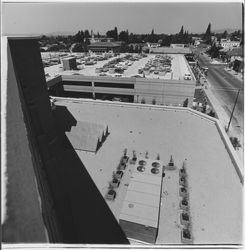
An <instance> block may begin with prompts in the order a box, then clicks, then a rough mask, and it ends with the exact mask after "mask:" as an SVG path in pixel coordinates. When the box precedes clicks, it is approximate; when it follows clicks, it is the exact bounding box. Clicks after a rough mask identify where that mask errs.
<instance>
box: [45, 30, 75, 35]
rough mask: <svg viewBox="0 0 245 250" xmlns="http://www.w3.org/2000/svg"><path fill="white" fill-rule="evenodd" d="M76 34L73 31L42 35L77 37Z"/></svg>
mask: <svg viewBox="0 0 245 250" xmlns="http://www.w3.org/2000/svg"><path fill="white" fill-rule="evenodd" d="M75 34H76V32H73V31H55V32H50V33H45V34H42V35H45V36H70V35H72V36H73V35H75Z"/></svg>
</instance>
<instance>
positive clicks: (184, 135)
mask: <svg viewBox="0 0 245 250" xmlns="http://www.w3.org/2000/svg"><path fill="white" fill-rule="evenodd" d="M55 104H56V105H57V106H59V105H60V106H65V107H67V109H68V110H69V112H70V113H71V114H72V116H74V118H75V119H76V120H77V121H89V122H93V123H100V124H104V125H107V126H108V131H109V136H108V137H107V138H106V140H105V142H104V144H103V145H102V147H101V148H100V149H99V150H98V151H97V153H92V152H85V151H81V150H76V152H77V154H78V155H79V157H80V159H81V161H82V162H83V163H84V165H85V167H86V169H87V170H88V172H89V174H90V175H91V177H92V179H93V181H94V182H95V184H96V186H97V188H98V189H99V191H100V193H101V195H103V196H105V194H106V192H107V191H108V186H109V182H110V181H111V180H112V174H113V171H116V168H117V166H118V164H119V162H120V159H121V157H122V156H123V151H124V149H125V148H126V149H127V152H128V153H127V154H128V156H129V157H130V158H132V151H133V150H135V151H136V154H137V157H138V158H144V157H145V153H146V151H148V153H149V158H151V159H156V157H157V155H158V154H159V155H160V160H161V162H163V164H164V165H167V164H168V162H169V159H170V156H171V155H172V156H173V160H174V164H175V166H176V169H175V170H172V171H170V170H167V169H166V170H165V174H166V175H165V177H164V178H163V181H162V190H161V192H162V195H161V207H160V220H159V232H158V237H157V241H156V243H157V244H180V243H181V229H182V228H183V226H182V225H181V224H180V214H181V211H182V210H181V209H180V208H179V203H180V201H181V197H180V196H179V169H180V168H181V167H182V163H183V161H184V160H186V170H187V175H188V178H187V180H188V192H189V203H190V216H191V225H192V234H193V243H194V244H241V243H242V214H243V213H242V210H243V206H242V204H243V200H242V189H243V186H242V184H241V182H240V179H239V176H238V174H237V172H236V170H235V166H234V164H233V162H232V159H231V157H230V154H229V153H228V150H227V149H226V146H225V143H224V141H223V139H222V137H221V135H220V132H219V131H218V129H217V126H216V124H215V119H209V118H208V117H207V116H205V115H198V114H196V113H195V112H192V111H190V110H189V109H184V108H167V107H160V106H153V105H141V104H125V103H111V102H107V101H104V102H103V101H89V100H84V99H80V100H76V101H75V100H74V99H65V98H57V99H56V102H55ZM130 166H131V165H130ZM130 166H129V168H128V169H126V171H125V174H124V177H123V179H122V185H121V188H119V191H118V195H117V197H116V199H115V200H114V201H107V204H108V205H109V207H110V208H111V210H112V212H113V214H114V216H115V217H116V219H117V220H118V219H119V215H120V213H121V210H122V206H123V201H124V198H125V195H126V192H127V187H126V186H127V185H124V184H129V181H130V172H132V167H130ZM105 226H106V225H105Z"/></svg>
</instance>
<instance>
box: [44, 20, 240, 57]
mask: <svg viewBox="0 0 245 250" xmlns="http://www.w3.org/2000/svg"><path fill="white" fill-rule="evenodd" d="M212 35H214V34H213V33H212V32H211V24H210V23H209V25H208V27H207V29H206V32H205V33H204V34H202V35H201V38H202V39H203V40H204V42H205V43H207V44H210V45H212ZM215 35H216V37H217V38H218V40H219V39H221V38H227V36H228V32H227V31H225V32H223V33H219V34H215ZM91 36H92V34H90V33H89V31H88V30H87V29H86V30H85V31H83V30H80V31H78V32H77V33H76V34H75V35H74V36H56V37H55V36H49V37H47V36H43V37H42V38H41V41H40V42H41V46H42V47H45V46H47V45H49V46H50V44H52V46H50V50H68V49H70V48H71V45H72V44H74V43H76V44H77V45H76V47H77V48H78V49H79V50H82V51H87V46H88V45H89V44H90V38H91ZM106 36H107V37H110V38H113V40H114V41H121V42H123V46H122V50H123V52H127V51H129V50H130V51H133V52H135V50H136V51H141V49H142V47H141V46H140V45H139V44H142V45H143V44H144V43H147V42H150V43H159V44H160V45H161V46H169V45H170V44H171V43H184V44H191V43H193V39H192V37H194V36H195V37H197V36H199V37H200V35H199V34H193V33H188V31H186V30H184V27H183V25H182V26H181V29H180V31H179V32H178V33H176V34H171V35H166V34H155V32H154V29H152V31H151V33H150V34H134V33H129V32H128V30H122V31H120V32H118V29H117V27H115V28H114V29H112V30H108V31H107V32H106ZM96 37H101V35H100V34H99V33H97V34H96ZM239 37H242V33H241V32H240V31H235V32H233V33H231V34H230V38H231V39H237V38H239ZM131 44H138V47H135V46H131ZM214 50H215V48H214ZM215 53H216V52H215Z"/></svg>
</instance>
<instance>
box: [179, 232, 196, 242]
mask: <svg viewBox="0 0 245 250" xmlns="http://www.w3.org/2000/svg"><path fill="white" fill-rule="evenodd" d="M181 241H182V243H184V244H190V243H192V242H193V238H192V235H191V232H190V230H189V229H183V230H182V231H181Z"/></svg>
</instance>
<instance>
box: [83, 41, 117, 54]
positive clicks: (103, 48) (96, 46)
mask: <svg viewBox="0 0 245 250" xmlns="http://www.w3.org/2000/svg"><path fill="white" fill-rule="evenodd" d="M120 49H121V43H120V42H95V43H91V44H89V45H88V50H91V51H92V52H109V51H113V52H120Z"/></svg>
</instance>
